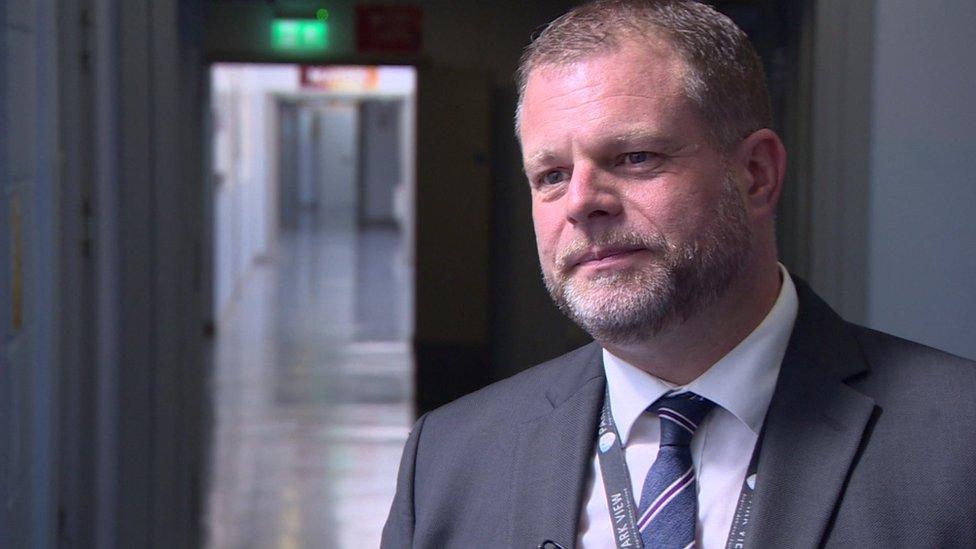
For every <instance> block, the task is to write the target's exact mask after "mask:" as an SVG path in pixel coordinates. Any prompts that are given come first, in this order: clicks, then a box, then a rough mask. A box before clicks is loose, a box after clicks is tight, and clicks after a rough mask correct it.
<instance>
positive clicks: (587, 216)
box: [566, 165, 622, 225]
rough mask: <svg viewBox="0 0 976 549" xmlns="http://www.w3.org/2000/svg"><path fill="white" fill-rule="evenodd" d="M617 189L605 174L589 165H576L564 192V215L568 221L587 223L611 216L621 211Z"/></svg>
mask: <svg viewBox="0 0 976 549" xmlns="http://www.w3.org/2000/svg"><path fill="white" fill-rule="evenodd" d="M621 209H622V208H621V203H620V196H619V194H618V189H617V188H616V187H615V186H614V185H613V183H612V182H610V181H609V180H608V177H607V174H601V173H600V171H599V170H598V169H596V168H594V167H591V166H585V165H584V166H577V167H576V169H574V170H573V175H572V177H571V178H570V180H569V188H568V189H567V192H566V217H567V218H568V219H569V221H570V223H573V224H574V225H575V224H577V223H589V222H594V221H598V220H599V219H600V218H607V219H610V218H613V217H616V216H617V215H618V214H620V212H621Z"/></svg>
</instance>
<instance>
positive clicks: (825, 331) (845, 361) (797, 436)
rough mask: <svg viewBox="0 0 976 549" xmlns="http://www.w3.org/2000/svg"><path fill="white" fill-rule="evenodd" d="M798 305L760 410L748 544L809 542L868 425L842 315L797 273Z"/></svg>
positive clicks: (817, 534) (817, 536) (857, 361)
mask: <svg viewBox="0 0 976 549" xmlns="http://www.w3.org/2000/svg"><path fill="white" fill-rule="evenodd" d="M797 291H798V293H799V295H800V313H799V315H798V317H797V321H796V325H795V327H794V329H793V335H792V338H791V340H790V344H789V347H788V349H787V352H786V356H785V357H784V359H783V367H782V369H781V372H780V379H779V380H778V382H777V385H776V391H775V393H774V395H773V399H772V402H771V403H770V407H769V411H768V413H767V414H766V423H765V426H764V435H763V441H762V448H761V451H760V454H759V465H758V473H757V477H758V479H757V481H756V495H755V505H754V509H753V522H752V524H751V525H750V527H749V534H748V536H749V538H748V543H747V546H749V547H816V546H819V545H820V544H821V540H822V538H823V536H824V534H825V532H826V531H827V528H828V526H829V523H830V520H831V517H832V515H833V512H834V508H835V507H836V505H837V504H838V502H839V499H840V495H841V493H842V491H843V488H844V483H845V481H846V478H847V476H848V474H849V471H850V469H851V467H852V466H853V465H854V463H855V461H856V458H857V452H858V448H859V447H860V445H861V441H862V438H863V437H865V436H866V434H867V432H868V425H869V424H870V421H871V417H872V414H873V413H874V409H875V407H874V401H873V400H872V399H871V398H869V397H867V396H865V395H863V394H861V393H859V392H857V391H855V390H854V389H852V388H850V387H849V386H848V385H847V384H846V383H845V382H844V381H845V380H846V379H848V378H850V377H852V376H854V375H858V374H862V373H864V372H865V371H866V370H867V365H866V364H865V363H864V362H863V360H862V358H861V355H860V352H859V350H858V348H857V345H856V342H855V341H854V340H853V338H852V336H850V335H849V333H848V332H847V329H846V326H845V324H844V322H843V321H842V320H841V319H840V318H839V317H837V316H836V315H835V314H834V312H833V311H831V310H830V308H829V307H828V306H827V305H826V304H825V303H823V302H822V301H821V300H820V299H819V298H818V297H817V296H816V295H814V294H813V292H812V291H810V290H809V288H807V287H806V285H805V284H803V283H802V281H797Z"/></svg>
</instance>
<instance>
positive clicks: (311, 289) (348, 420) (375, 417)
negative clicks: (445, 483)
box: [206, 226, 413, 549]
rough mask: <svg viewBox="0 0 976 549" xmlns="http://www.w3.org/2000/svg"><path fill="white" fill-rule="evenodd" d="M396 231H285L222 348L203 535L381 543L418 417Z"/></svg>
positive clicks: (268, 544)
mask: <svg viewBox="0 0 976 549" xmlns="http://www.w3.org/2000/svg"><path fill="white" fill-rule="evenodd" d="M409 279H410V277H409V272H408V270H407V269H406V268H405V267H404V262H403V260H402V251H401V250H400V237H399V234H398V233H397V232H396V231H394V230H391V229H372V230H369V231H365V232H356V231H353V230H351V229H350V228H348V227H341V226H340V227H325V228H322V227H319V228H311V227H309V228H307V229H305V230H301V231H299V232H291V233H282V235H281V240H280V242H279V249H278V254H277V257H276V259H275V261H274V262H273V263H272V262H269V263H265V264H260V265H257V266H255V268H254V270H253V271H252V273H251V274H250V275H249V277H248V279H247V280H246V282H245V284H243V285H242V286H243V287H242V288H241V290H240V294H239V295H238V296H237V298H236V300H235V302H234V304H233V305H232V306H231V308H230V310H228V311H225V314H224V315H223V319H222V321H221V324H220V326H219V329H218V337H217V340H216V346H215V347H216V348H215V375H214V380H213V385H214V391H215V393H214V406H215V417H214V420H215V426H214V437H215V439H214V441H213V447H212V452H213V453H212V456H213V462H212V465H211V467H212V471H211V486H210V491H209V494H208V509H207V517H206V520H207V526H208V528H209V535H208V540H209V542H208V546H209V547H211V548H214V549H223V548H279V549H297V548H305V547H308V548H324V549H329V548H340V549H344V548H369V547H378V546H379V541H380V532H381V529H382V527H383V522H384V521H385V519H386V513H387V511H388V510H389V505H390V502H391V501H392V499H393V492H394V485H395V481H396V471H397V466H398V464H399V458H400V452H401V450H402V448H403V444H404V442H405V441H406V437H407V434H408V432H409V428H410V425H411V423H412V417H413V413H412V407H411V401H412V381H411V380H412V375H411V371H412V363H411V355H410V347H409V343H408V334H409V328H408V320H407V319H408V318H409V317H410V315H409V314H408V313H409V307H410V301H409V297H408V296H409V294H408V283H409Z"/></svg>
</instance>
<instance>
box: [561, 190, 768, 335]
mask: <svg viewBox="0 0 976 549" xmlns="http://www.w3.org/2000/svg"><path fill="white" fill-rule="evenodd" d="M745 215H746V214H745V207H744V205H743V203H742V198H741V196H740V195H739V193H738V191H737V190H736V188H735V184H734V182H733V181H732V180H731V179H729V178H727V179H726V181H725V185H724V188H723V191H722V196H721V198H720V200H719V203H718V205H717V206H716V210H715V212H714V214H713V216H712V219H713V220H714V221H713V222H712V223H711V224H710V225H708V226H707V227H705V229H704V231H703V234H701V235H700V236H699V237H698V238H696V239H694V240H693V241H691V242H686V243H679V244H672V243H668V242H666V241H665V240H664V238H663V236H661V235H642V234H640V233H636V232H634V231H611V232H608V233H604V234H602V235H600V237H599V238H597V239H595V240H587V241H585V242H582V241H581V242H575V243H574V244H573V245H572V246H571V247H570V248H571V249H569V250H567V252H566V253H563V254H562V257H566V256H568V255H571V254H572V253H573V252H574V251H576V250H578V249H579V248H585V247H589V246H593V245H597V246H611V245H637V246H640V247H644V248H647V249H648V250H650V252H651V253H652V254H654V256H655V260H654V262H653V263H652V264H651V265H650V266H647V267H644V268H642V269H636V270H628V271H623V272H616V273H610V274H606V275H601V276H598V277H596V278H592V279H589V280H581V279H574V278H571V277H567V276H566V275H564V274H560V275H556V274H554V275H553V276H551V277H550V276H546V275H545V273H543V280H544V282H545V284H546V288H547V289H548V290H549V295H550V296H552V299H553V301H554V302H555V303H556V305H557V306H558V307H559V309H560V310H561V311H562V312H563V313H564V314H565V315H566V316H568V317H569V318H570V319H571V320H572V321H573V322H575V323H576V324H578V325H579V326H580V327H581V328H583V329H584V330H585V331H586V332H587V333H589V334H590V335H591V336H593V338H594V339H596V340H598V341H604V342H608V343H614V344H620V345H625V344H630V343H635V342H638V341H642V340H646V339H648V338H651V337H653V336H654V335H656V334H658V333H660V332H661V331H662V330H664V329H666V328H668V327H671V326H674V325H679V324H681V323H683V322H685V321H687V320H688V319H690V318H692V317H694V316H695V315H697V314H699V313H701V312H702V311H703V310H704V309H706V308H707V307H708V306H709V305H711V304H712V303H714V302H715V301H717V300H718V299H720V298H721V297H722V296H724V295H725V294H726V293H727V292H728V290H729V288H731V287H732V286H733V285H734V283H735V282H736V280H737V279H738V277H739V275H740V273H741V272H742V270H743V269H744V267H745V264H746V261H747V259H748V255H749V252H750V249H751V245H752V233H751V231H750V230H749V226H748V225H747V224H746V218H745ZM565 268H566V265H565V264H564V262H563V261H557V264H556V267H555V270H556V273H563V272H564V270H565ZM557 276H558V278H557Z"/></svg>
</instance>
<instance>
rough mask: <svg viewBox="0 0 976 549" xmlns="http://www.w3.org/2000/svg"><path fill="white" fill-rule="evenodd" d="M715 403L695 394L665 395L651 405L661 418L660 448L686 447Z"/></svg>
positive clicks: (652, 410)
mask: <svg viewBox="0 0 976 549" xmlns="http://www.w3.org/2000/svg"><path fill="white" fill-rule="evenodd" d="M714 407H715V403H714V402H712V401H711V400H708V399H707V398H705V397H701V396H698V395H696V394H695V393H690V392H683V393H667V394H665V395H664V396H662V397H661V398H659V399H657V400H656V401H654V404H651V406H650V408H648V410H650V411H651V412H654V413H656V414H657V415H658V417H659V418H661V446H687V445H688V444H690V443H691V437H692V435H694V434H695V430H697V429H698V426H699V425H701V422H702V420H704V419H705V416H707V415H708V412H710V411H711V410H712V408H714Z"/></svg>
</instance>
